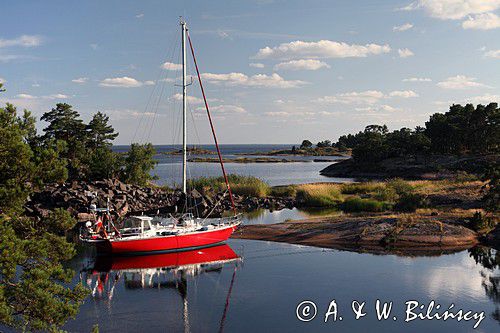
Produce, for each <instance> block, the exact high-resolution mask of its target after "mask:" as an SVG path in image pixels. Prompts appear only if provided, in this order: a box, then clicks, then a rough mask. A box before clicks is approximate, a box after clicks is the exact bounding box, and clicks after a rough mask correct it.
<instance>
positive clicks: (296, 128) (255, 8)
mask: <svg viewBox="0 0 500 333" xmlns="http://www.w3.org/2000/svg"><path fill="white" fill-rule="evenodd" d="M1 8H2V23H1V25H0V82H4V85H5V88H6V89H7V91H6V92H3V93H0V103H1V104H2V105H3V104H4V103H6V102H11V103H13V104H14V105H16V106H17V107H18V108H19V109H20V110H22V109H24V108H26V109H28V110H30V111H32V112H33V114H34V115H35V116H37V117H38V118H40V116H41V115H42V114H43V113H44V112H46V111H49V110H50V109H51V108H52V107H54V106H55V104H56V103H61V102H64V103H68V104H71V105H73V108H74V109H75V110H77V111H79V112H80V114H81V115H82V118H83V119H84V120H85V121H89V119H90V118H91V117H92V114H94V113H96V112H97V111H101V112H104V113H106V114H107V115H109V117H110V121H111V124H112V125H113V126H114V128H115V129H116V130H117V131H118V132H119V133H120V135H119V137H118V138H117V140H116V142H115V143H117V144H130V143H131V142H153V143H155V144H172V143H178V142H180V137H181V136H180V130H181V127H180V121H181V102H180V96H181V95H179V94H180V93H181V88H180V87H179V86H178V85H179V84H180V75H181V72H180V71H179V69H180V66H179V64H180V59H181V47H180V41H181V38H180V26H179V16H183V17H184V18H185V20H186V21H187V24H188V28H189V34H190V36H191V39H192V42H193V46H194V49H195V52H196V57H197V61H198V65H199V67H200V72H201V76H202V80H203V84H204V87H205V89H206V93H207V98H208V103H209V105H210V108H211V112H212V115H213V118H214V124H215V127H216V130H217V136H218V138H219V141H220V142H221V143H297V142H301V141H302V140H303V139H309V140H311V141H313V142H317V141H319V140H325V139H328V140H333V141H335V140H337V139H338V137H339V136H340V135H343V134H347V133H353V132H357V131H360V130H363V128H364V127H365V126H367V125H370V124H387V125H388V126H389V128H390V129H397V128H401V127H410V128H413V127H415V126H417V125H423V124H424V122H425V121H426V120H427V119H428V117H429V115H431V114H433V113H435V112H445V111H446V110H447V109H448V107H449V105H451V104H452V103H474V104H477V103H482V104H485V103H489V102H499V100H500V90H499V88H500V0H416V1H411V0H397V1H396V0H394V1H393V0H374V1H348V0H345V1H340V0H328V1H326V0H323V1H320V0H308V1H302V0H297V1H295V0H293V1H285V0H248V1H216V0H214V1H187V0H186V1H159V0H156V1H154V0H143V1H129V0H120V1H111V0H108V1H102V0H101V1H93V0H90V1H56V0H53V1H43V2H42V1H23V0H19V1H9V2H7V1H6V2H3V4H2V6H1ZM188 55H189V54H188ZM188 58H189V59H188V73H189V75H190V78H188V82H189V83H191V82H192V84H191V85H190V86H189V87H188V94H189V96H190V98H189V100H188V102H189V103H188V104H189V105H188V108H189V115H188V126H189V140H190V142H191V143H194V144H199V143H211V142H212V141H211V136H210V135H211V134H210V127H209V124H208V121H207V117H206V113H205V111H204V107H203V104H202V99H201V94H200V89H199V88H200V87H199V85H198V83H197V78H196V73H195V71H194V66H193V61H192V58H191V57H188ZM191 78H192V81H191ZM45 125H46V124H43V123H40V124H39V128H40V130H41V129H43V127H44V126H45Z"/></svg>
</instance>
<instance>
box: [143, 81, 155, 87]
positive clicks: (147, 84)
mask: <svg viewBox="0 0 500 333" xmlns="http://www.w3.org/2000/svg"><path fill="white" fill-rule="evenodd" d="M143 84H144V85H145V86H153V85H154V84H155V81H152V80H147V81H144V82H143Z"/></svg>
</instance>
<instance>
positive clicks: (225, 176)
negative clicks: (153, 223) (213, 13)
mask: <svg viewBox="0 0 500 333" xmlns="http://www.w3.org/2000/svg"><path fill="white" fill-rule="evenodd" d="M187 38H188V41H189V48H190V49H191V54H192V55H193V61H194V67H195V68H196V74H197V75H198V82H200V88H201V94H202V95H203V101H204V102H205V108H206V109H207V115H208V121H209V122H210V127H211V128H212V135H213V137H214V141H215V147H216V148H217V155H218V156H219V162H220V166H221V168H222V174H223V175H224V181H225V182H226V186H227V190H228V192H229V198H230V199H231V205H232V206H233V212H234V214H235V215H236V206H235V205H234V199H233V192H232V191H231V186H229V181H228V179H227V175H226V169H224V162H223V161H222V154H221V153H220V149H219V143H218V142H217V135H215V128H214V124H213V122H212V116H211V115H210V110H209V108H208V102H207V98H206V97H205V89H203V83H202V82H201V76H200V71H199V70H198V63H197V62H196V56H195V55H194V49H193V43H191V37H190V36H189V32H188V34H187Z"/></svg>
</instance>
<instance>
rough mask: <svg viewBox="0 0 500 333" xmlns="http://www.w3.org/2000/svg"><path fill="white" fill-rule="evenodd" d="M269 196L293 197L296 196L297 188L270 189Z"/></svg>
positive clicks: (276, 187)
mask: <svg viewBox="0 0 500 333" xmlns="http://www.w3.org/2000/svg"><path fill="white" fill-rule="evenodd" d="M270 195H272V196H273V197H295V196H296V195H297V187H296V186H294V185H288V186H275V187H272V188H271V191H270Z"/></svg>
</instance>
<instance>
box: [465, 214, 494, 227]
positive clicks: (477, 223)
mask: <svg viewBox="0 0 500 333" xmlns="http://www.w3.org/2000/svg"><path fill="white" fill-rule="evenodd" d="M469 227H470V228H471V229H472V230H474V231H480V230H489V229H493V228H494V227H495V221H494V220H493V219H492V218H489V217H486V216H484V215H483V214H481V212H475V213H474V215H472V217H471V218H470V219H469Z"/></svg>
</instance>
